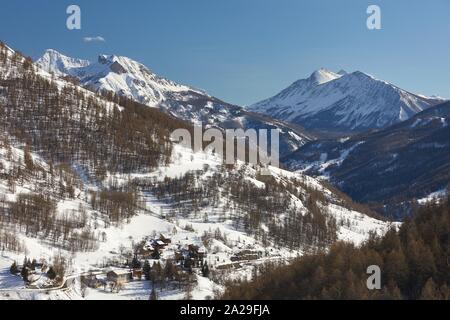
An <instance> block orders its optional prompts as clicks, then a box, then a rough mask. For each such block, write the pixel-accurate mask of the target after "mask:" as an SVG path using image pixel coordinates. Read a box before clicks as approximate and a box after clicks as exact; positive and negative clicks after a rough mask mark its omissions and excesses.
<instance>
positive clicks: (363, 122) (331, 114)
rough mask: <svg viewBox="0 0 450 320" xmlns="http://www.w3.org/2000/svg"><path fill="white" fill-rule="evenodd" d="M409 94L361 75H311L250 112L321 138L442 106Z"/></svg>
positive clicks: (432, 99) (436, 99)
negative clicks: (307, 130)
mask: <svg viewBox="0 0 450 320" xmlns="http://www.w3.org/2000/svg"><path fill="white" fill-rule="evenodd" d="M443 101H444V99H442V98H439V97H425V96H422V95H417V94H413V93H410V92H407V91H405V90H403V89H400V88H398V87H396V86H395V85H392V84H390V83H388V82H386V81H382V80H378V79H375V78H374V77H372V76H370V75H368V74H365V73H363V72H360V71H356V72H353V73H347V72H345V71H340V72H338V73H334V72H332V71H329V70H326V69H320V70H317V71H315V72H314V73H313V74H312V75H311V76H310V77H309V78H307V79H301V80H298V81H296V82H294V83H293V84H292V85H291V86H289V87H288V88H286V89H284V90H283V91H281V92H280V93H278V94H277V95H275V96H273V97H271V98H269V99H266V100H263V101H261V102H258V103H256V104H253V105H251V106H249V107H248V110H251V111H253V112H258V113H262V114H266V115H269V116H271V117H273V118H276V119H280V120H283V121H286V122H291V123H295V124H298V125H300V126H303V127H304V128H306V129H309V130H313V131H321V132H322V133H324V132H326V133H330V132H331V133H351V132H361V131H364V130H368V129H376V128H383V127H387V126H389V125H392V124H395V123H398V122H401V121H405V120H407V119H409V118H411V117H412V116H414V115H415V114H416V113H418V112H421V111H423V110H425V109H427V108H429V107H432V106H434V105H436V104H439V103H441V102H443Z"/></svg>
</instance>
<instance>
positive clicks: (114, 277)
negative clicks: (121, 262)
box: [106, 269, 132, 284]
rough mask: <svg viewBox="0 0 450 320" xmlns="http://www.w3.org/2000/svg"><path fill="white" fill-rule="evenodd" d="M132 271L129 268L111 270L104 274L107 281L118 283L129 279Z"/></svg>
mask: <svg viewBox="0 0 450 320" xmlns="http://www.w3.org/2000/svg"><path fill="white" fill-rule="evenodd" d="M131 277H132V273H131V272H130V271H129V270H124V269H122V270H111V271H109V272H108V273H107V274H106V279H107V280H108V281H111V282H114V283H116V284H119V283H127V282H129V281H130V279H131Z"/></svg>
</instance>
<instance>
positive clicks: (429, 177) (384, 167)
mask: <svg viewBox="0 0 450 320" xmlns="http://www.w3.org/2000/svg"><path fill="white" fill-rule="evenodd" d="M449 124H450V102H446V103H443V104H440V105H438V106H435V107H432V108H429V109H427V110H425V111H422V112H420V113H418V114H417V115H415V116H414V117H412V118H411V119H409V120H407V121H404V122H402V123H399V124H396V125H393V126H391V127H389V128H386V129H383V130H380V131H374V132H368V133H364V134H359V135H355V136H353V137H350V138H345V139H330V140H319V141H316V142H312V143H309V144H307V145H305V146H303V147H302V148H300V149H299V150H298V151H296V152H295V153H293V154H292V155H289V156H288V157H286V158H284V159H283V161H284V163H285V164H286V165H287V166H288V167H289V168H290V169H292V170H300V171H303V172H307V173H309V174H312V175H316V176H322V177H325V178H328V179H329V180H330V181H331V182H332V183H334V184H335V185H336V186H337V187H339V188H340V189H341V190H342V191H344V192H346V193H347V194H349V195H350V196H351V197H352V198H353V199H355V200H357V201H359V202H365V203H371V202H372V203H374V207H375V208H378V210H379V211H381V212H384V213H385V214H387V215H391V216H397V217H398V215H399V213H400V212H405V211H406V212H407V210H404V209H405V207H407V208H408V207H410V205H411V203H413V202H414V200H415V199H422V198H427V197H428V196H429V195H430V194H436V193H439V192H440V193H442V190H446V189H447V186H448V185H449V182H450V142H449V137H450V126H449ZM419 202H420V201H419ZM375 203H377V204H375Z"/></svg>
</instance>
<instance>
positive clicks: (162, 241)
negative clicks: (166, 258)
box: [135, 234, 172, 260]
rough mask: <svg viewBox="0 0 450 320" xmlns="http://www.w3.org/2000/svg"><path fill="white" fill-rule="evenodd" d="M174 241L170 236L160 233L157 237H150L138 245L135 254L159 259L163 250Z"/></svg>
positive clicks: (144, 257) (142, 257)
mask: <svg viewBox="0 0 450 320" xmlns="http://www.w3.org/2000/svg"><path fill="white" fill-rule="evenodd" d="M171 243H172V240H171V239H170V237H168V236H167V235H165V234H160V236H159V238H157V239H148V240H146V241H144V242H143V243H141V244H140V245H138V246H137V247H136V250H135V251H136V252H135V255H136V256H138V257H139V258H141V259H144V260H146V259H159V257H160V256H161V252H162V250H164V249H165V248H166V247H167V246H168V245H169V244H171Z"/></svg>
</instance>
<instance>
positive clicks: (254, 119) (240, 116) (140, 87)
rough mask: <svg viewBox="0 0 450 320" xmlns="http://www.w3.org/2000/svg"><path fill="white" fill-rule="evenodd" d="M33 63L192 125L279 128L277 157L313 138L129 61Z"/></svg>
mask: <svg viewBox="0 0 450 320" xmlns="http://www.w3.org/2000/svg"><path fill="white" fill-rule="evenodd" d="M35 64H36V65H37V66H38V67H40V68H41V69H44V70H45V71H47V72H51V73H53V74H55V75H56V76H70V77H73V78H76V79H77V80H78V81H79V82H80V84H81V85H82V86H83V87H86V88H89V89H91V90H92V91H111V92H115V93H117V94H119V95H121V96H125V97H127V98H130V99H133V100H135V101H137V102H140V103H142V104H145V105H148V106H150V107H155V108H159V109H161V110H162V111H164V112H166V113H168V114H170V115H172V116H174V117H176V118H178V119H181V120H185V121H189V122H192V123H199V122H202V123H203V124H204V125H206V126H214V127H219V128H222V129H233V128H243V129H269V130H270V129H274V128H278V129H280V131H281V134H280V154H281V155H287V154H289V153H290V152H292V151H295V150H297V149H298V148H299V147H300V146H302V145H303V144H305V143H306V142H309V141H312V140H314V139H315V137H314V135H312V134H308V133H306V131H305V130H304V129H303V128H301V127H300V126H298V125H292V124H287V123H284V122H283V121H281V120H276V119H272V118H270V117H268V116H263V115H260V114H255V113H252V112H248V111H246V110H245V109H243V108H242V107H240V106H237V105H233V104H230V103H227V102H224V101H222V100H220V99H218V98H215V97H213V96H210V95H209V94H207V93H206V92H205V91H203V90H199V89H195V88H192V87H190V86H186V85H181V84H178V83H175V82H174V81H171V80H168V79H165V78H163V77H160V76H158V75H156V74H154V73H153V72H152V71H150V70H149V69H148V68H147V67H146V66H144V65H143V64H141V63H139V62H136V61H134V60H132V59H130V58H127V57H122V56H116V55H100V56H99V57H98V60H97V61H96V62H90V61H87V60H82V59H76V58H70V57H67V56H65V55H63V54H61V53H59V52H58V51H56V50H53V49H49V50H47V51H45V53H44V54H43V56H42V57H41V58H39V59H38V60H37V61H36V62H35Z"/></svg>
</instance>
